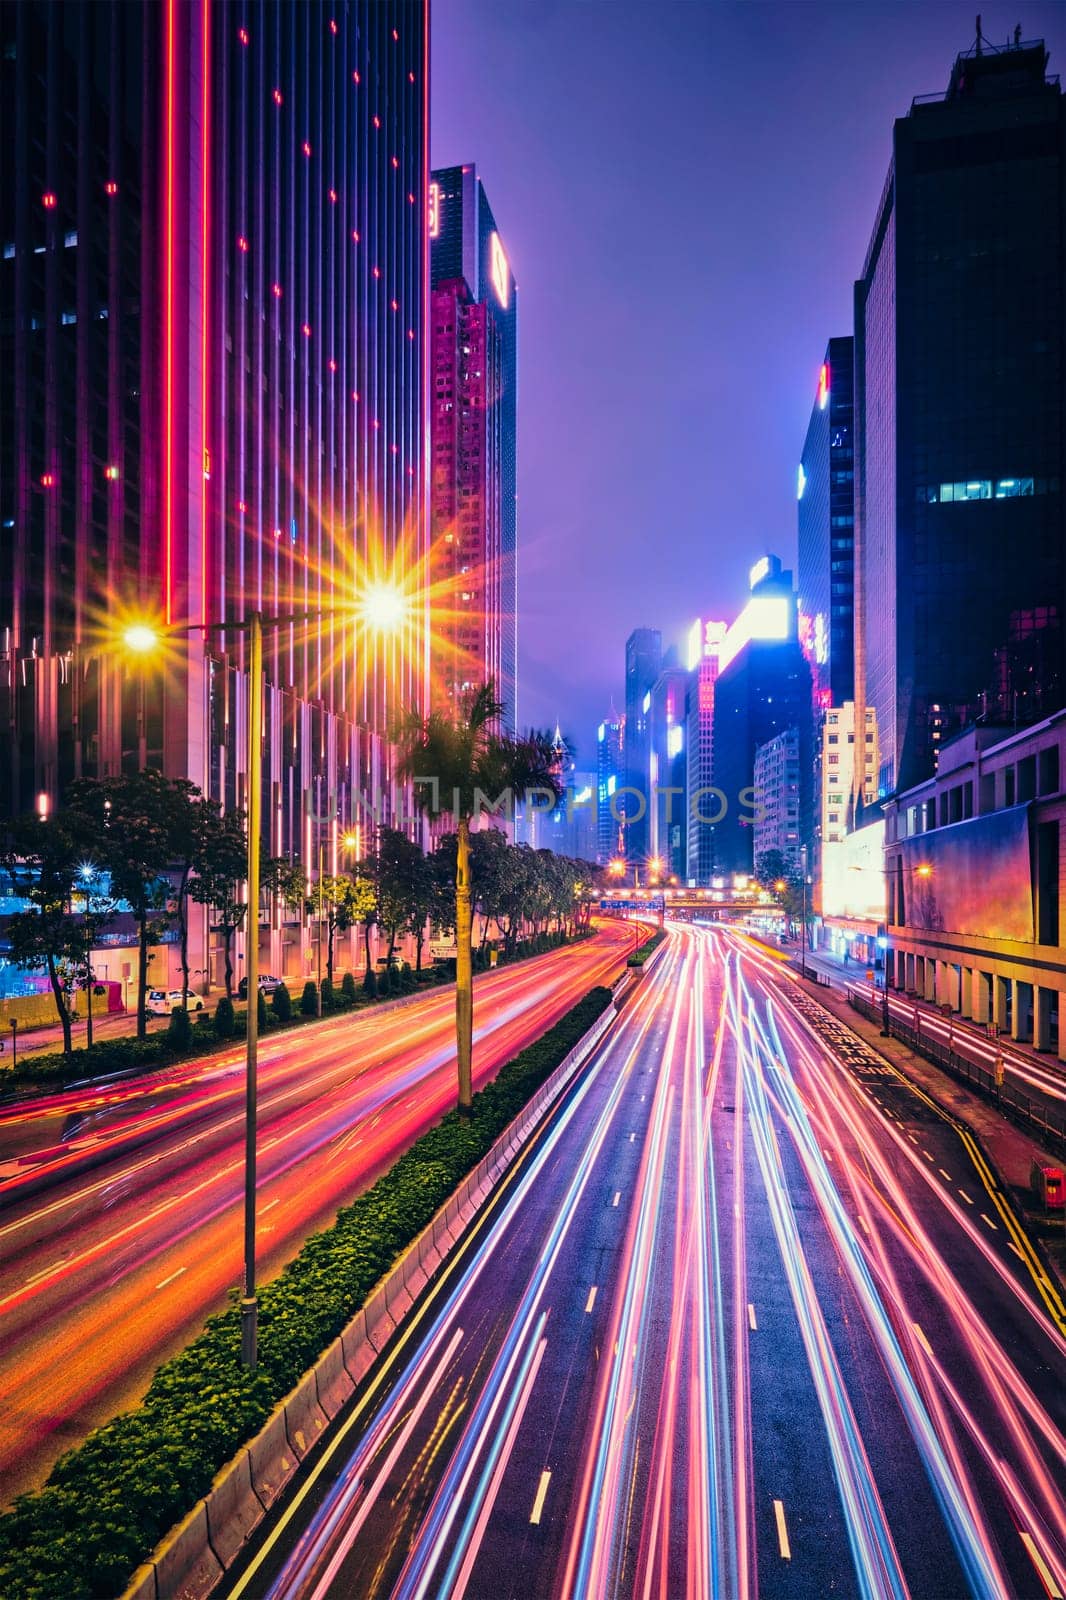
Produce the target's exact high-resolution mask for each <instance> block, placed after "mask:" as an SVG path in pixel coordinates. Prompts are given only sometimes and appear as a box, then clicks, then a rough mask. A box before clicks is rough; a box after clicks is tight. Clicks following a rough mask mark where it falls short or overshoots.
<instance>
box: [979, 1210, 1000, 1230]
mask: <svg viewBox="0 0 1066 1600" xmlns="http://www.w3.org/2000/svg"><path fill="white" fill-rule="evenodd" d="M981 1221H982V1222H987V1223H988V1226H989V1227H990V1228H992V1229H993V1230H994V1231H995V1232H998V1231H999V1224H998V1223H996V1222H993V1221H992V1218H991V1217H990V1216H989V1215H988V1212H987V1211H982V1212H981Z"/></svg>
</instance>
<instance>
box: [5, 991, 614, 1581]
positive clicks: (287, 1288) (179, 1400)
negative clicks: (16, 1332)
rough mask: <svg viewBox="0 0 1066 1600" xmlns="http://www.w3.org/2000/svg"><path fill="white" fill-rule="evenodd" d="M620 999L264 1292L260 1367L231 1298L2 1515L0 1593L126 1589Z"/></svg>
mask: <svg viewBox="0 0 1066 1600" xmlns="http://www.w3.org/2000/svg"><path fill="white" fill-rule="evenodd" d="M308 987H309V988H311V989H313V987H314V986H313V985H307V986H306V987H305V991H304V992H305V995H306V990H307V988H308ZM610 1000H611V996H610V991H609V990H608V989H603V988H600V989H592V990H590V992H589V993H588V994H587V995H586V996H585V998H584V999H583V1000H581V1001H580V1002H579V1003H578V1004H577V1005H576V1006H575V1007H574V1008H573V1010H572V1011H569V1012H568V1013H567V1014H566V1016H565V1017H563V1018H561V1020H560V1021H559V1022H557V1023H556V1024H555V1026H554V1027H553V1028H551V1029H549V1031H548V1032H547V1033H546V1034H544V1035H543V1036H542V1037H541V1038H540V1039H538V1040H536V1041H535V1042H534V1043H533V1044H532V1045H530V1046H529V1047H528V1048H527V1049H525V1050H523V1051H522V1052H521V1054H520V1055H518V1056H516V1057H515V1058H514V1060H513V1061H510V1062H508V1063H507V1065H506V1066H504V1067H503V1068H501V1070H500V1072H499V1074H498V1075H497V1077H496V1078H495V1080H494V1081H493V1082H492V1083H490V1084H488V1085H486V1087H485V1088H484V1089H482V1090H481V1091H480V1092H479V1093H478V1094H476V1095H475V1096H474V1102H473V1108H472V1112H471V1115H470V1116H469V1117H468V1118H460V1117H459V1116H458V1114H457V1113H456V1112H454V1111H450V1112H448V1114H447V1115H446V1116H445V1117H443V1118H442V1119H441V1121H440V1122H438V1123H437V1124H436V1126H435V1127H432V1128H430V1129H429V1130H428V1131H427V1132H426V1133H424V1134H423V1135H422V1137H421V1138H420V1139H418V1140H416V1141H415V1143H414V1144H413V1145H412V1146H411V1147H410V1149H409V1150H407V1151H406V1153H405V1154H404V1155H402V1156H401V1157H400V1159H399V1160H398V1161H397V1162H396V1163H395V1164H394V1165H393V1166H392V1167H390V1169H389V1170H388V1171H387V1172H386V1173H384V1174H383V1175H382V1176H381V1177H380V1178H379V1179H378V1180H377V1182H376V1183H374V1184H373V1185H372V1186H371V1187H370V1188H369V1189H367V1190H365V1191H364V1192H363V1193H362V1194H361V1195H359V1196H358V1198H357V1199H356V1200H355V1201H354V1202H353V1203H352V1204H351V1205H349V1206H345V1207H344V1208H343V1209H342V1210H341V1211H339V1212H338V1214H337V1220H336V1222H335V1223H334V1224H333V1226H332V1227H331V1228H328V1229H327V1230H326V1231H325V1232H324V1233H320V1234H316V1235H314V1236H313V1237H312V1238H310V1239H308V1241H307V1243H306V1244H305V1245H304V1247H303V1249H302V1250H301V1251H300V1253H299V1255H298V1256H297V1257H296V1258H295V1260H293V1261H291V1262H290V1263H289V1265H288V1266H287V1267H286V1268H285V1269H284V1271H283V1272H282V1273H281V1274H280V1276H279V1277H277V1278H275V1279H274V1280H273V1282H271V1283H268V1284H266V1285H265V1286H264V1288H263V1289H262V1290H261V1291H260V1301H259V1305H260V1311H259V1336H260V1352H259V1356H260V1364H259V1367H258V1368H257V1370H256V1372H255V1373H254V1374H252V1373H249V1372H248V1371H246V1369H245V1368H243V1367H242V1366H241V1362H240V1310H239V1307H238V1305H237V1304H236V1301H234V1302H232V1303H231V1304H230V1306H229V1307H228V1309H227V1310H225V1311H223V1312H221V1313H220V1314H219V1315H217V1316H213V1317H209V1318H208V1320H207V1323H206V1325H205V1327H204V1330H203V1332H202V1333H201V1334H199V1335H198V1337H197V1338H196V1339H194V1340H193V1342H192V1343H191V1344H190V1345H188V1346H187V1348H186V1349H185V1350H183V1351H182V1352H181V1353H180V1354H179V1355H177V1356H175V1357H174V1358H173V1359H172V1360H170V1361H167V1362H164V1364H163V1365H162V1366H161V1367H160V1368H159V1369H158V1370H157V1372H156V1374H155V1377H154V1378H153V1379H152V1383H151V1385H150V1387H149V1389H148V1393H147V1394H146V1395H145V1397H144V1400H143V1401H142V1403H141V1405H140V1406H139V1407H138V1408H137V1409H136V1410H135V1411H130V1412H127V1413H125V1414H124V1415H122V1416H119V1417H116V1418H114V1420H113V1421H111V1422H109V1423H107V1424H105V1426H104V1427H102V1428H98V1429H97V1430H96V1431H95V1432H94V1433H91V1434H90V1435H89V1437H88V1439H86V1441H85V1442H84V1444H82V1445H80V1446H78V1447H77V1448H76V1449H74V1450H71V1451H69V1452H68V1453H67V1454H66V1455H65V1456H63V1457H62V1459H61V1460H60V1461H58V1462H57V1463H56V1465H55V1467H54V1468H53V1469H52V1473H51V1476H50V1477H49V1479H48V1482H47V1483H46V1484H45V1486H44V1488H43V1489H39V1490H36V1491H34V1492H33V1493H31V1494H27V1495H23V1496H21V1497H20V1498H19V1500H18V1501H17V1503H16V1505H15V1506H14V1508H13V1509H12V1510H11V1511H9V1512H7V1513H6V1514H5V1515H3V1516H2V1517H0V1594H2V1595H3V1596H4V1600H54V1597H55V1596H58V1595H62V1596H63V1600H94V1597H98V1596H100V1595H105V1594H118V1593H121V1591H122V1590H123V1588H124V1587H125V1586H126V1583H127V1581H128V1579H129V1577H130V1575H131V1574H132V1573H133V1571H134V1569H135V1568H136V1567H137V1566H138V1565H139V1563H140V1562H141V1561H143V1560H144V1559H145V1557H146V1556H148V1555H149V1554H150V1553H151V1551H152V1550H153V1549H154V1547H155V1546H156V1544H158V1542H159V1540H160V1539H161V1538H162V1537H163V1535H164V1534H165V1533H166V1532H167V1531H168V1529H170V1528H171V1527H172V1526H173V1525H174V1524H175V1523H176V1522H177V1521H179V1520H180V1518H181V1517H183V1516H184V1515H185V1513H186V1512H187V1511H188V1509H189V1508H190V1506H192V1505H193V1504H194V1503H195V1501H196V1500H197V1499H198V1498H199V1497H200V1496H201V1495H202V1494H204V1493H205V1492H206V1490H207V1489H208V1488H209V1487H210V1484H211V1479H212V1478H213V1476H214V1474H215V1473H216V1472H217V1471H218V1469H219V1468H220V1467H221V1466H223V1465H224V1463H225V1462H226V1461H228V1460H229V1459H230V1458H231V1457H232V1456H233V1455H234V1454H235V1453H236V1452H237V1450H239V1449H240V1447H241V1445H242V1444H244V1443H246V1442H247V1441H248V1440H249V1439H250V1438H251V1437H252V1435H253V1434H254V1433H255V1432H256V1431H257V1430H258V1429H259V1428H260V1427H261V1426H262V1424H263V1423H264V1422H265V1421H266V1419H267V1417H268V1416H269V1415H270V1412H271V1411H272V1409H273V1407H274V1406H275V1405H276V1404H277V1402H278V1401H279V1400H280V1399H282V1398H283V1397H284V1396H285V1395H286V1394H287V1393H288V1392H289V1390H290V1389H292V1388H293V1387H294V1386H295V1384H296V1383H298V1382H299V1380H300V1378H301V1377H302V1376H303V1374H304V1373H305V1372H306V1371H307V1370H308V1368H309V1367H310V1366H311V1365H312V1364H313V1363H314V1362H315V1361H316V1360H317V1358H318V1357H319V1356H320V1355H321V1353H322V1351H323V1350H324V1349H325V1348H326V1346H327V1345H328V1344H329V1343H330V1342H331V1340H333V1339H335V1338H336V1337H337V1335H338V1334H339V1333H340V1331H341V1329H342V1328H343V1327H344V1326H345V1324H346V1323H347V1322H348V1321H349V1319H350V1318H351V1316H352V1315H353V1313H354V1312H355V1311H356V1310H358V1308H359V1306H360V1305H362V1304H363V1303H364V1301H365V1300H366V1299H367V1298H368V1296H369V1294H370V1293H371V1291H372V1290H373V1288H374V1285H375V1284H376V1283H377V1282H378V1281H379V1279H380V1278H381V1277H382V1275H383V1274H384V1273H385V1272H386V1271H387V1270H388V1268H389V1266H390V1265H391V1264H392V1262H393V1261H394V1260H395V1259H396V1257H397V1256H398V1255H399V1254H400V1253H401V1252H402V1251H403V1250H404V1249H405V1248H406V1247H407V1245H408V1244H409V1243H410V1242H411V1240H412V1239H413V1238H415V1237H416V1235H417V1234H418V1233H419V1232H420V1231H421V1230H422V1228H424V1227H425V1225H426V1224H427V1223H428V1222H429V1221H430V1219H431V1218H432V1216H433V1214H434V1212H435V1211H436V1210H437V1209H438V1208H439V1207H440V1206H441V1205H442V1204H443V1202H444V1201H445V1200H446V1199H447V1198H448V1195H449V1194H451V1193H452V1191H453V1190H454V1189H455V1188H456V1186H457V1185H458V1184H459V1183H460V1182H461V1181H462V1179H463V1178H464V1177H465V1176H466V1174H467V1173H468V1172H470V1171H472V1169H473V1168H474V1167H475V1166H476V1165H477V1163H478V1162H479V1161H480V1160H481V1159H482V1157H483V1156H484V1155H485V1154H486V1153H487V1152H488V1150H489V1149H490V1147H491V1145H492V1143H493V1141H494V1140H495V1139H496V1138H497V1136H498V1135H499V1134H500V1133H501V1132H502V1131H503V1129H504V1128H505V1127H506V1125H507V1123H508V1122H509V1121H510V1120H511V1118H512V1117H513V1116H515V1115H516V1114H517V1112H518V1111H519V1110H520V1109H521V1107H522V1106H523V1105H524V1104H525V1102H526V1101H527V1100H528V1099H529V1098H530V1096H531V1095H532V1094H533V1093H535V1091H536V1090H537V1089H538V1088H539V1087H540V1085H541V1084H542V1083H543V1082H544V1080H545V1078H547V1077H548V1075H549V1074H550V1073H551V1072H552V1071H553V1070H554V1069H555V1067H556V1066H557V1065H558V1064H559V1062H560V1061H562V1059H563V1057H564V1056H565V1055H566V1054H567V1052H568V1051H569V1050H570V1049H572V1048H573V1046H574V1045H575V1044H576V1043H577V1041H578V1040H579V1039H580V1038H581V1036H582V1034H583V1033H585V1032H586V1031H587V1030H588V1029H589V1028H590V1027H591V1026H592V1024H593V1023H594V1022H595V1021H596V1019H597V1018H598V1017H599V1016H600V1015H601V1014H602V1012H603V1011H604V1010H605V1009H606V1007H607V1006H608V1005H609V1004H610Z"/></svg>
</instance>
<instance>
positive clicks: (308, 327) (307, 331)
mask: <svg viewBox="0 0 1066 1600" xmlns="http://www.w3.org/2000/svg"><path fill="white" fill-rule="evenodd" d="M301 332H302V333H303V336H304V338H305V339H310V337H311V324H310V323H309V322H305V323H304V325H303V328H302V329H301Z"/></svg>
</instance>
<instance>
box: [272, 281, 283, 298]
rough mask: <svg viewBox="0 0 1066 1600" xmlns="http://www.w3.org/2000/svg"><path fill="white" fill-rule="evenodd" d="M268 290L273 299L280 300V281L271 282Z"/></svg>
mask: <svg viewBox="0 0 1066 1600" xmlns="http://www.w3.org/2000/svg"><path fill="white" fill-rule="evenodd" d="M270 291H271V293H272V294H273V296H274V299H275V300H280V299H281V284H280V283H272V284H271V286H270Z"/></svg>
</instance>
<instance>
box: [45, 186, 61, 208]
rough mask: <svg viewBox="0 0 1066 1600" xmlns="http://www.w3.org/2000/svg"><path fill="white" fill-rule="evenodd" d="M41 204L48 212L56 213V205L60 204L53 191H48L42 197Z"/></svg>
mask: <svg viewBox="0 0 1066 1600" xmlns="http://www.w3.org/2000/svg"><path fill="white" fill-rule="evenodd" d="M41 204H42V206H44V209H45V210H46V211H54V210H55V208H56V205H57V204H58V202H57V200H56V197H55V195H54V194H53V193H52V191H51V189H46V190H45V192H44V194H42V196H41Z"/></svg>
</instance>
